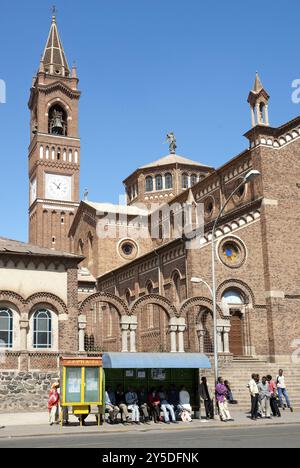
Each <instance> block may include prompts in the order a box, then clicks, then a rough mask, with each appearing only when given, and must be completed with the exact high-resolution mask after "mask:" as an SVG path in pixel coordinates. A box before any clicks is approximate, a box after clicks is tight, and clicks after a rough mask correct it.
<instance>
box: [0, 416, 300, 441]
mask: <svg viewBox="0 0 300 468" xmlns="http://www.w3.org/2000/svg"><path fill="white" fill-rule="evenodd" d="M232 417H233V418H234V419H235V421H234V422H233V423H226V424H225V423H222V422H220V421H218V420H215V421H208V422H207V421H205V420H202V422H201V421H200V420H194V421H193V422H192V423H183V422H181V423H179V424H177V425H175V424H170V425H167V424H159V425H158V424H154V423H151V425H144V424H142V425H140V426H123V425H122V424H118V425H115V426H111V425H109V424H104V426H101V427H98V426H97V425H96V423H95V418H94V417H93V416H90V417H89V418H88V419H87V426H85V427H80V426H78V423H77V419H76V418H75V417H74V416H71V417H70V425H69V426H68V427H63V428H61V427H60V426H52V427H50V426H49V424H48V423H47V422H48V414H47V413H19V414H0V425H1V426H4V428H3V429H0V439H4V438H25V437H49V436H51V435H56V436H57V435H62V436H63V435H73V434H74V435H76V434H82V433H85V434H86V433H91V434H92V433H94V434H95V433H99V434H111V433H116V434H117V433H138V432H141V433H145V432H151V431H164V432H168V431H180V430H194V429H195V430H197V429H198V430H199V429H206V430H209V429H210V428H224V430H226V428H238V427H241V428H244V427H261V426H266V427H267V426H277V425H283V424H284V425H298V424H299V425H300V411H297V412H295V413H290V412H289V411H285V412H284V413H283V416H282V418H274V419H272V420H258V421H257V422H253V421H251V420H250V419H249V416H248V415H246V414H245V413H243V412H234V411H232Z"/></svg>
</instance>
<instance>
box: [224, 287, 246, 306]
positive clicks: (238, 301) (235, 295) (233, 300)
mask: <svg viewBox="0 0 300 468" xmlns="http://www.w3.org/2000/svg"><path fill="white" fill-rule="evenodd" d="M222 302H224V303H225V304H227V305H244V304H245V301H244V298H243V296H242V294H241V293H240V292H239V291H237V290H236V289H228V291H226V292H225V293H224V294H223V297H222Z"/></svg>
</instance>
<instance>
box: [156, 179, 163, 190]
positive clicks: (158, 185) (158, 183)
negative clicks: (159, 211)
mask: <svg viewBox="0 0 300 468" xmlns="http://www.w3.org/2000/svg"><path fill="white" fill-rule="evenodd" d="M155 185H156V190H157V191H159V190H162V189H163V178H162V176H161V175H157V176H156V177H155Z"/></svg>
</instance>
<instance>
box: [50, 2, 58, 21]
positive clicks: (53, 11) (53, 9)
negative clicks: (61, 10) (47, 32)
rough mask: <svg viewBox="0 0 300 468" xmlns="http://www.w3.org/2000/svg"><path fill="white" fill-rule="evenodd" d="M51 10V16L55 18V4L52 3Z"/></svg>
mask: <svg viewBox="0 0 300 468" xmlns="http://www.w3.org/2000/svg"><path fill="white" fill-rule="evenodd" d="M51 11H52V18H53V19H55V18H56V13H57V8H56V5H52V8H51Z"/></svg>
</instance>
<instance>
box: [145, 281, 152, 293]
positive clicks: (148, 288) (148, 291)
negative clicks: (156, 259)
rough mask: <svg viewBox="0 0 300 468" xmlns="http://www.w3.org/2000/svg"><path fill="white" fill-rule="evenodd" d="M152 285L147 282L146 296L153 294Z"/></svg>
mask: <svg viewBox="0 0 300 468" xmlns="http://www.w3.org/2000/svg"><path fill="white" fill-rule="evenodd" d="M153 289H154V288H153V283H152V281H149V282H148V283H147V286H146V292H147V294H152V293H153Z"/></svg>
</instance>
